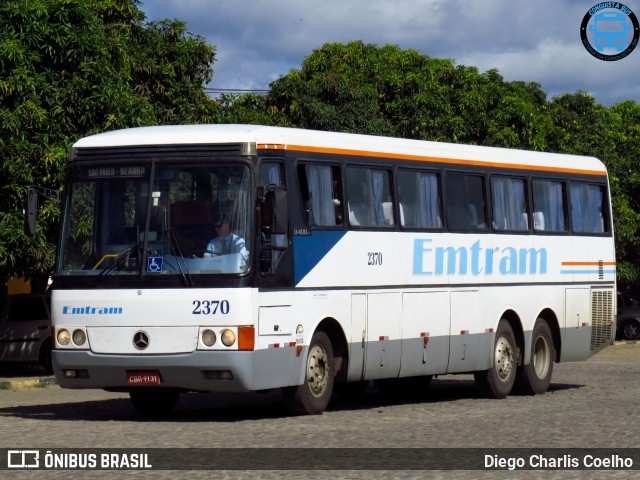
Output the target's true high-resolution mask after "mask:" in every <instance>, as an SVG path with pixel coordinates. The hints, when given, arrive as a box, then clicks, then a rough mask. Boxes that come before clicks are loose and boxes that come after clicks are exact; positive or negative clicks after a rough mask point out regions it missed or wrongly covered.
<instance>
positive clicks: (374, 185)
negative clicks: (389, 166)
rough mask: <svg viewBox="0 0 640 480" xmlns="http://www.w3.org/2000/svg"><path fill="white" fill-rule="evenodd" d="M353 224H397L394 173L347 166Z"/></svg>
mask: <svg viewBox="0 0 640 480" xmlns="http://www.w3.org/2000/svg"><path fill="white" fill-rule="evenodd" d="M347 195H348V202H347V206H348V211H349V223H350V224H351V225H353V226H362V227H382V226H393V225H395V218H394V213H393V198H392V195H391V172H389V171H388V170H380V169H373V168H367V167H348V168H347Z"/></svg>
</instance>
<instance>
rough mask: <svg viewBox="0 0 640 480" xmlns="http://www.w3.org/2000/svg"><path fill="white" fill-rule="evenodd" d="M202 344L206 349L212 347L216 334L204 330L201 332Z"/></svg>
mask: <svg viewBox="0 0 640 480" xmlns="http://www.w3.org/2000/svg"><path fill="white" fill-rule="evenodd" d="M202 343H204V344H205V345H206V346H207V347H212V346H213V345H214V344H215V343H216V332H214V331H213V330H205V331H204V332H202Z"/></svg>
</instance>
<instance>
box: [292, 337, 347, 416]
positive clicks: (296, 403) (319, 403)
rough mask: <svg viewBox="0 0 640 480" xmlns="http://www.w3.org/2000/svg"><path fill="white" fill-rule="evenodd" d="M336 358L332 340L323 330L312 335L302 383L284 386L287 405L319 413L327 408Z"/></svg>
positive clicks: (302, 410)
mask: <svg viewBox="0 0 640 480" xmlns="http://www.w3.org/2000/svg"><path fill="white" fill-rule="evenodd" d="M334 377H335V361H334V358H333V348H332V346H331V340H329V337H328V336H327V334H326V333H324V332H316V333H315V334H314V335H313V337H312V338H311V343H310V344H309V352H308V354H307V362H306V367H305V377H304V383H303V384H302V385H298V386H297V387H286V388H284V389H283V393H284V397H285V402H286V403H287V406H288V407H289V408H290V409H291V410H292V411H294V412H296V413H301V414H310V415H314V414H318V413H322V412H324V411H325V410H326V408H327V405H329V400H331V394H332V392H333V382H334Z"/></svg>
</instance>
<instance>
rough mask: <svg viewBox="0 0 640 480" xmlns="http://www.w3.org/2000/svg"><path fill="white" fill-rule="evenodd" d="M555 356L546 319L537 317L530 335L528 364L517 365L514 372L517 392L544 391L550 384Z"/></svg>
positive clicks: (539, 392) (534, 392)
mask: <svg viewBox="0 0 640 480" xmlns="http://www.w3.org/2000/svg"><path fill="white" fill-rule="evenodd" d="M555 356H556V354H555V349H554V347H553V337H552V335H551V329H550V328H549V325H548V324H547V322H546V321H544V320H543V319H541V318H539V319H538V320H537V321H536V324H535V326H534V327H533V333H532V336H531V358H530V359H529V364H528V365H522V366H520V367H518V372H517V374H516V389H517V390H518V392H520V393H524V394H528V395H537V394H541V393H544V392H546V391H547V389H548V388H549V385H550V384H551V375H552V373H553V361H554V359H555Z"/></svg>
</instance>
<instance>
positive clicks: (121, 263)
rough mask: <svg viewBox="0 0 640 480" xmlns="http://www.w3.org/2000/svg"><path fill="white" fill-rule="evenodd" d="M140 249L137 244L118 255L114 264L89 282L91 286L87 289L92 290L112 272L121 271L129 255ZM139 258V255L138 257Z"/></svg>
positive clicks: (140, 246)
mask: <svg viewBox="0 0 640 480" xmlns="http://www.w3.org/2000/svg"><path fill="white" fill-rule="evenodd" d="M141 249H142V245H140V244H139V243H138V244H136V245H134V246H132V247H130V248H128V249H127V250H125V251H124V252H122V253H121V254H120V255H118V256H117V258H116V259H115V261H114V262H112V263H111V264H110V265H109V266H108V267H106V268H105V269H104V270H102V271H101V272H100V273H99V274H98V276H97V277H96V278H95V280H94V281H93V282H91V284H90V285H89V288H93V287H95V286H96V285H98V284H99V283H100V282H101V281H102V280H103V279H104V278H106V277H107V276H109V275H110V274H111V272H113V271H114V270H116V269H117V270H121V269H122V267H123V266H124V265H125V263H126V262H127V261H128V260H129V259H130V258H131V255H132V254H133V253H134V252H137V251H138V250H141ZM138 256H140V255H138Z"/></svg>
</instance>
